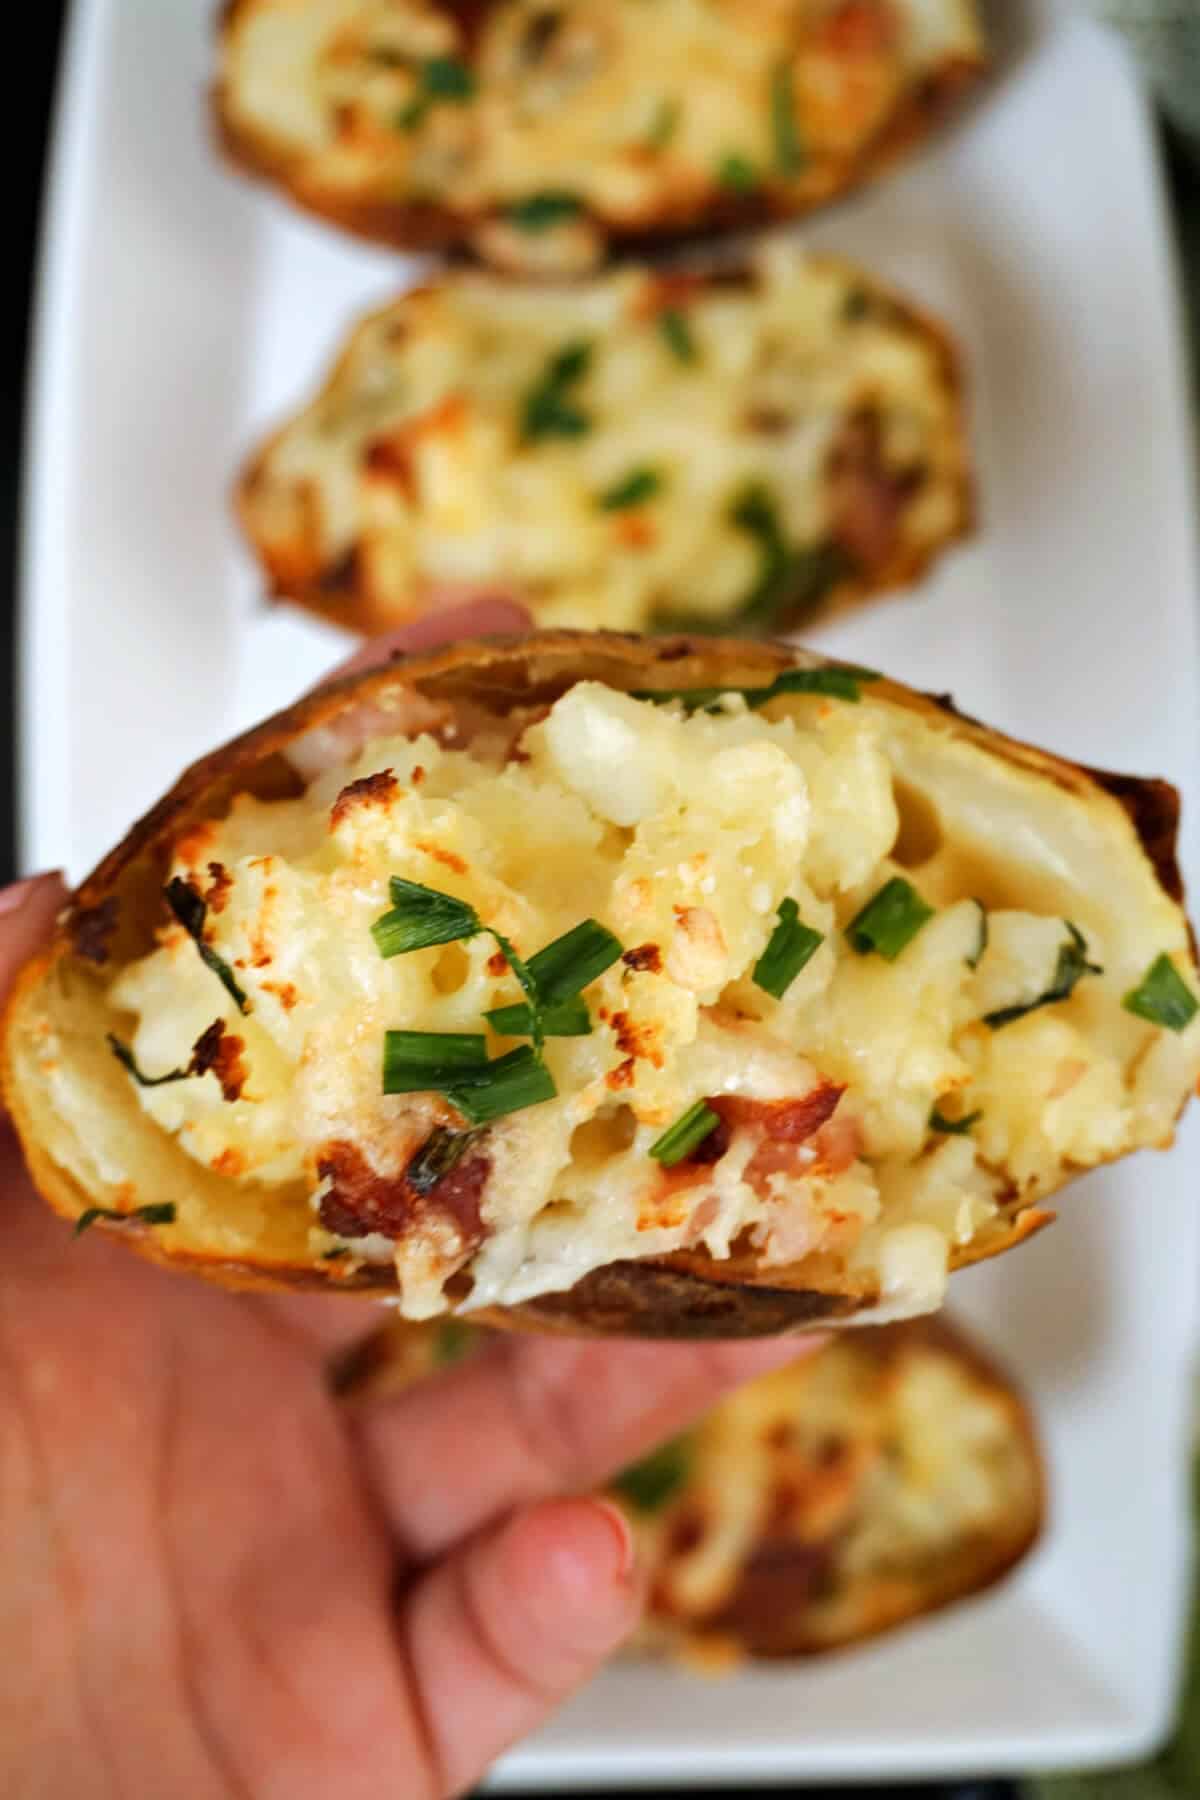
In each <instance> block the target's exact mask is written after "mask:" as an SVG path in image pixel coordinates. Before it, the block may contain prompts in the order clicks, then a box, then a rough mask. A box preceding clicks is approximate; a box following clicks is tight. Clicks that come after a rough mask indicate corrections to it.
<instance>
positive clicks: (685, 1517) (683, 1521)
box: [666, 1506, 708, 1557]
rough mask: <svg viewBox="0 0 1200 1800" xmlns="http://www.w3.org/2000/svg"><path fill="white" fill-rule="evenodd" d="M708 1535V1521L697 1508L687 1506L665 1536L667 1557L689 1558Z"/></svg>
mask: <svg viewBox="0 0 1200 1800" xmlns="http://www.w3.org/2000/svg"><path fill="white" fill-rule="evenodd" d="M707 1535H708V1520H707V1519H706V1518H705V1516H704V1514H703V1512H702V1511H701V1510H700V1508H699V1507H698V1506H689V1507H687V1508H686V1509H685V1510H684V1511H683V1512H681V1513H680V1514H679V1515H678V1517H677V1518H676V1519H675V1521H674V1523H673V1525H672V1526H671V1530H670V1532H669V1534H668V1536H667V1544H666V1554H667V1555H668V1556H669V1557H684V1556H690V1555H691V1553H692V1551H693V1550H698V1549H699V1548H700V1546H701V1544H702V1543H703V1542H704V1539H705V1538H706V1536H707Z"/></svg>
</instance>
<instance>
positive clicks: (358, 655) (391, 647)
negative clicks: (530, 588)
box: [321, 589, 533, 687]
mask: <svg viewBox="0 0 1200 1800" xmlns="http://www.w3.org/2000/svg"><path fill="white" fill-rule="evenodd" d="M473 593H474V597H473V598H470V599H467V598H466V597H465V594H464V591H463V590H456V591H455V592H454V593H453V595H450V594H445V593H442V592H441V591H439V590H434V592H433V593H432V594H431V595H428V596H427V597H426V603H427V605H428V611H426V612H424V613H422V615H421V616H420V618H417V619H413V620H412V622H411V623H410V624H408V625H400V626H398V627H397V628H396V630H394V631H385V632H381V633H380V635H379V636H378V637H374V638H372V639H371V640H370V641H369V642H368V643H366V644H364V645H363V647H362V649H361V650H356V651H355V653H354V655H353V656H351V657H348V658H347V660H346V661H345V662H341V663H338V665H337V667H336V668H334V669H331V670H330V672H329V674H328V675H326V676H325V677H324V678H323V680H322V682H321V686H322V687H323V686H325V684H326V683H327V682H330V681H338V680H341V679H342V678H343V677H344V676H347V675H360V674H362V673H363V671H364V670H366V669H376V668H379V667H380V666H381V665H382V664H384V663H387V662H389V661H390V660H391V659H392V657H394V656H403V655H407V654H408V653H409V652H410V651H413V650H436V649H437V648H438V646H439V645H441V644H454V643H458V642H459V641H460V640H462V639H465V638H474V637H498V636H503V635H505V634H508V633H517V632H522V631H528V630H529V627H530V625H531V624H532V622H533V621H532V619H531V617H530V614H529V613H528V611H527V610H526V608H525V607H523V606H522V605H521V604H520V602H519V601H517V600H515V599H514V598H513V597H512V595H511V594H508V593H504V592H501V591H499V590H497V591H495V592H485V593H481V592H479V590H478V589H475V590H473Z"/></svg>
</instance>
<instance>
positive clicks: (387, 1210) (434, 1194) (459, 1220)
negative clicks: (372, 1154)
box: [317, 1141, 492, 1257]
mask: <svg viewBox="0 0 1200 1800" xmlns="http://www.w3.org/2000/svg"><path fill="white" fill-rule="evenodd" d="M491 1171H492V1159H491V1157H490V1156H470V1155H468V1156H467V1157H466V1158H465V1159H464V1160H463V1161H462V1162H460V1163H458V1164H456V1166H455V1167H454V1168H453V1169H450V1170H448V1171H447V1173H446V1174H445V1175H443V1176H442V1179H441V1180H440V1181H438V1182H436V1183H435V1184H434V1186H433V1187H431V1188H430V1189H428V1191H427V1192H425V1193H418V1192H417V1190H416V1189H415V1188H413V1187H412V1186H411V1185H410V1184H409V1182H408V1180H407V1179H406V1177H405V1175H404V1174H400V1175H378V1174H376V1172H375V1170H374V1169H373V1168H372V1167H371V1165H370V1163H369V1162H368V1161H367V1160H366V1158H365V1157H364V1156H363V1155H362V1154H361V1153H360V1152H359V1151H358V1150H356V1149H355V1147H354V1145H353V1144H347V1143H344V1142H342V1141H335V1142H333V1143H329V1144H324V1145H322V1147H321V1149H320V1151H319V1152H318V1156H317V1173H318V1175H319V1176H320V1177H321V1179H322V1181H328V1182H330V1183H331V1184H332V1185H331V1186H330V1189H329V1191H328V1192H327V1193H326V1194H325V1195H324V1197H323V1198H322V1200H321V1205H320V1219H321V1223H322V1225H323V1226H324V1227H325V1229H326V1231H331V1232H333V1234H334V1236H335V1237H343V1238H356V1237H366V1236H368V1235H369V1234H370V1233H371V1232H381V1233H382V1234H383V1235H384V1236H385V1237H389V1238H394V1239H400V1238H404V1237H410V1236H413V1235H415V1234H416V1233H417V1232H419V1231H421V1230H422V1229H424V1228H426V1227H428V1225H430V1224H431V1223H432V1222H433V1221H435V1220H436V1221H439V1222H441V1223H442V1224H445V1225H449V1226H450V1227H451V1228H452V1230H453V1231H454V1233H455V1234H456V1236H457V1238H458V1243H459V1249H458V1254H460V1255H462V1256H464V1257H465V1256H468V1255H470V1254H471V1252H472V1251H474V1250H477V1249H478V1247H479V1245H480V1244H482V1243H483V1241H484V1239H485V1237H486V1236H487V1235H488V1232H487V1227H486V1226H485V1225H484V1223H483V1218H482V1215H481V1212H480V1202H481V1199H482V1196H483V1190H484V1187H485V1186H486V1184H487V1179H488V1176H489V1175H490V1174H491Z"/></svg>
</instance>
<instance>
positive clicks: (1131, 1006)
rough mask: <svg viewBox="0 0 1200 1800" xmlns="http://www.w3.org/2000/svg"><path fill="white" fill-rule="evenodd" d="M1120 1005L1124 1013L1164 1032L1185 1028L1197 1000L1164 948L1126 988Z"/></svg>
mask: <svg viewBox="0 0 1200 1800" xmlns="http://www.w3.org/2000/svg"><path fill="white" fill-rule="evenodd" d="M1121 1005H1122V1006H1123V1007H1124V1008H1125V1011H1126V1012H1131V1013H1136V1014H1137V1016H1138V1018H1139V1019H1149V1021H1150V1023H1151V1024H1152V1025H1162V1026H1165V1028H1166V1029H1167V1030H1168V1031H1186V1029H1187V1027H1188V1026H1189V1025H1190V1024H1191V1022H1192V1020H1193V1019H1194V1018H1195V1016H1196V1013H1197V1011H1200V1001H1197V999H1196V996H1195V995H1194V994H1193V993H1192V990H1191V988H1190V987H1188V985H1187V983H1186V982H1185V981H1184V979H1183V977H1182V976H1181V975H1180V973H1179V970H1178V969H1177V968H1176V967H1175V964H1174V963H1173V962H1172V961H1171V959H1170V957H1169V956H1168V955H1167V953H1166V951H1165V950H1164V951H1163V952H1162V954H1161V955H1160V956H1156V957H1155V959H1154V961H1153V962H1152V963H1151V964H1150V967H1149V968H1148V969H1147V970H1146V973H1145V974H1144V975H1143V976H1142V979H1141V981H1140V982H1139V983H1138V985H1137V987H1135V988H1130V990H1129V992H1128V993H1127V994H1126V995H1125V996H1124V998H1123V999H1122V1001H1121Z"/></svg>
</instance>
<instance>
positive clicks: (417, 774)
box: [410, 763, 425, 787]
mask: <svg viewBox="0 0 1200 1800" xmlns="http://www.w3.org/2000/svg"><path fill="white" fill-rule="evenodd" d="M410 779H411V781H412V784H413V786H414V787H420V785H421V783H422V782H423V781H424V779H425V771H424V769H423V768H422V767H421V764H420V763H414V764H413V770H412V776H411V777H410Z"/></svg>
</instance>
